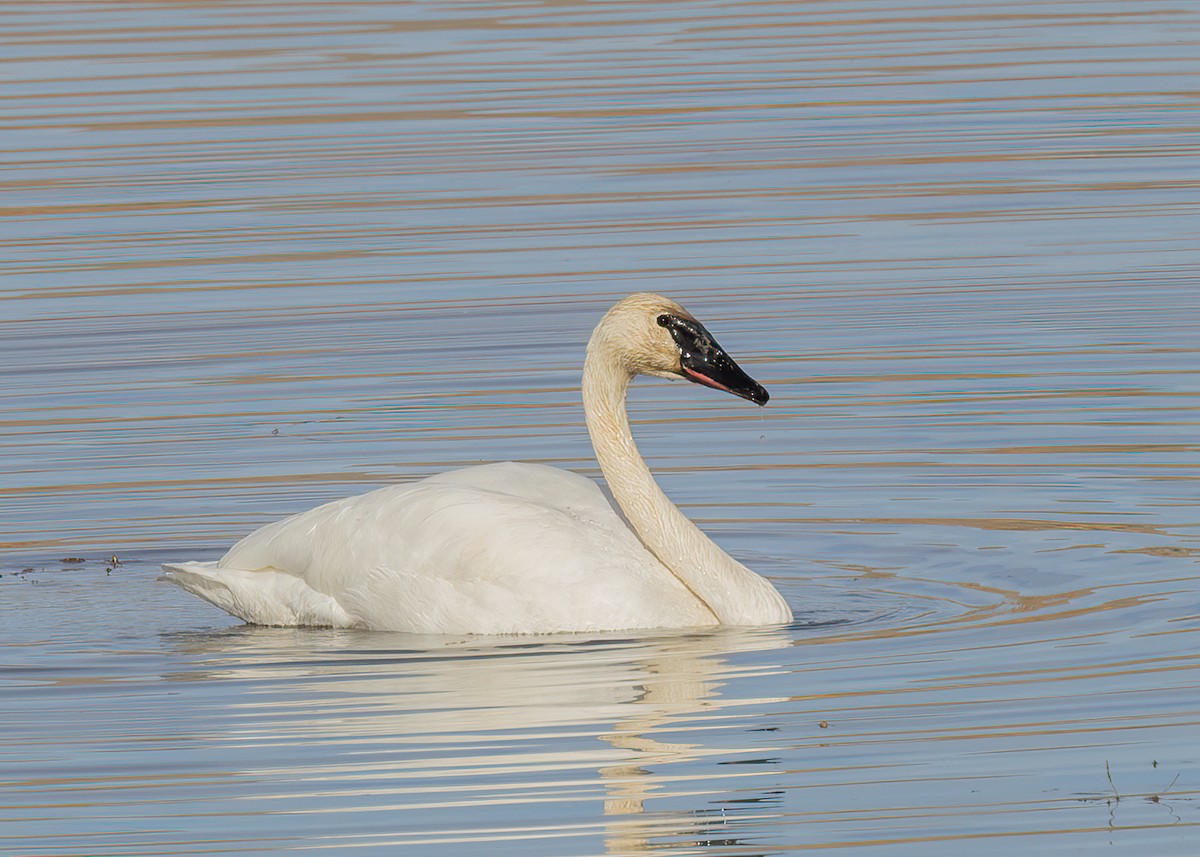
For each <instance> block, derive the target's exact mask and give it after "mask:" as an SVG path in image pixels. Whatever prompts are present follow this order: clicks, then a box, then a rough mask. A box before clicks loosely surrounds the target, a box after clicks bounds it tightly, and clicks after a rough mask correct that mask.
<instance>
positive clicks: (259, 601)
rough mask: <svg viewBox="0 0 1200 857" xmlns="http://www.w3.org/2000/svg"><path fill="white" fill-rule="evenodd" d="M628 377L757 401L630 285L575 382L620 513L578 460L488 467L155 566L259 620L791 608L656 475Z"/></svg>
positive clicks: (483, 624)
mask: <svg viewBox="0 0 1200 857" xmlns="http://www.w3.org/2000/svg"><path fill="white" fill-rule="evenodd" d="M636 374H649V375H656V376H659V377H673V378H679V377H687V378H689V380H693V381H697V382H699V383H704V384H706V385H707V386H713V387H716V388H718V389H723V390H727V391H728V392H733V393H735V394H737V395H742V396H744V397H746V398H750V399H751V400H752V401H758V402H759V403H762V402H765V401H766V391H765V390H763V389H762V388H761V387H760V386H759V385H758V384H757V383H755V382H754V381H753V380H751V379H750V378H749V377H748V376H746V375H745V373H743V372H742V371H741V369H740V368H739V367H737V364H736V363H734V362H733V361H732V359H730V358H729V357H728V355H727V354H725V352H724V350H723V349H721V348H720V346H719V345H717V343H716V341H715V340H714V339H712V337H711V335H710V334H708V331H707V330H705V329H704V327H703V326H702V325H700V324H699V322H696V321H695V319H694V318H692V317H691V316H690V315H689V314H688V313H687V312H686V311H685V310H683V308H682V307H680V306H679V305H678V304H675V303H674V302H672V301H668V300H667V299H665V298H661V297H658V296H656V295H645V294H640V295H632V296H630V297H629V298H626V299H625V300H623V301H621V302H620V303H618V304H617V305H616V306H615V307H613V309H612V310H610V311H609V313H608V314H606V315H605V317H604V318H603V319H602V320H601V322H600V324H599V325H598V326H597V328H596V330H595V332H594V333H593V335H592V338H591V340H590V342H589V344H588V356H587V361H586V363H585V367H584V378H583V396H584V410H585V413H586V415H587V421H588V430H589V433H590V434H591V437H592V442H593V446H594V448H595V450H596V455H597V458H598V460H599V462H600V466H601V469H602V471H603V472H604V475H605V478H606V480H607V482H608V484H609V487H610V489H611V490H612V492H613V495H614V497H615V498H616V502H617V504H618V505H619V507H620V511H618V510H617V509H615V508H614V507H613V505H612V504H611V503H610V502H609V500H608V499H607V498H606V497H605V496H604V494H603V493H602V492H601V491H600V489H599V487H598V486H597V485H596V484H595V483H594V482H592V481H591V480H589V479H587V478H585V477H583V476H580V475H578V474H575V473H570V472H568V471H564V470H559V469H556V468H552V467H545V466H542V465H535V464H516V463H512V462H506V463H502V464H492V465H484V466H481V467H471V468H467V469H464V470H456V471H451V472H449V473H443V474H439V475H437V476H433V477H431V478H429V479H425V480H422V481H420V482H415V483H410V484H406V485H396V486H390V487H386V488H381V489H378V490H376V491H372V492H370V493H368V494H363V495H360V496H357V497H350V498H347V499H344V500H337V501H334V502H332V503H327V504H325V505H323V506H320V507H317V508H315V509H312V510H309V511H307V512H303V513H301V514H299V515H295V516H293V517H291V518H287V519H286V520H283V521H278V522H276V523H273V524H268V525H267V526H265V527H263V528H262V529H260V530H257V531H256V532H254V533H251V534H250V535H249V536H247V537H246V538H244V539H242V541H240V542H238V543H237V544H236V545H234V547H233V548H232V549H230V551H229V552H228V553H227V554H226V555H225V556H224V557H222V558H221V559H220V560H219V561H218V562H216V563H180V564H169V565H165V566H163V568H164V571H165V572H166V575H165V576H166V578H167V579H168V580H171V581H172V582H175V583H177V584H179V585H180V586H182V587H184V588H185V589H187V590H188V591H190V592H193V593H195V594H196V595H199V596H200V597H202V598H204V599H206V600H208V601H210V602H211V603H213V604H215V605H216V606H218V607H220V608H221V609H223V610H226V611H227V612H229V613H231V614H233V615H235V616H238V617H240V618H242V619H244V620H245V621H247V622H251V623H255V624H263V625H323V626H334V627H359V628H375V629H382V630H395V631H411V632H416V633H429V634H471V633H474V634H528V633H550V632H556V631H603V630H617V629H634V628H668V627H671V628H677V627H697V626H705V625H716V624H733V625H757V624H776V623H783V622H787V621H790V619H791V611H790V610H789V609H788V607H787V605H786V603H785V602H784V601H783V599H782V598H781V597H780V596H779V594H778V592H777V591H776V590H775V588H774V587H773V586H772V585H771V584H770V583H769V582H768V581H767V580H765V579H764V578H762V577H759V576H758V575H756V574H754V573H753V572H751V571H750V570H748V569H746V568H745V567H744V566H742V565H741V564H740V563H738V562H737V561H735V560H734V559H733V558H732V557H730V556H729V555H728V554H726V553H725V552H724V551H722V550H721V549H720V548H719V547H717V545H716V544H714V543H713V542H712V541H711V540H710V539H709V538H708V537H707V536H705V535H704V534H703V533H702V532H700V530H699V529H697V528H696V527H695V525H694V524H692V523H691V521H689V520H688V519H687V518H686V517H685V516H684V515H683V514H682V513H681V512H680V511H679V510H678V509H677V508H676V507H675V506H674V505H673V504H672V503H671V502H670V501H669V500H668V499H667V498H666V496H665V495H664V494H663V493H662V491H661V490H659V488H658V486H657V484H655V482H654V479H653V477H652V476H651V475H650V471H649V469H648V468H647V467H646V465H645V463H644V462H643V461H642V459H641V457H640V456H639V455H638V453H637V449H636V447H635V446H634V444H633V438H632V435H631V434H630V432H629V424H628V419H627V418H626V415H625V392H626V389H627V387H628V385H629V382H630V381H631V380H632V378H633V377H634V375H636ZM622 512H623V513H624V518H622V514H621V513H622ZM626 522H628V523H626Z"/></svg>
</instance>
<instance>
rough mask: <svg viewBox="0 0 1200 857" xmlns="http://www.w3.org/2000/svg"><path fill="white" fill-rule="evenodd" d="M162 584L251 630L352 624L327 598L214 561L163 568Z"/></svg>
mask: <svg viewBox="0 0 1200 857" xmlns="http://www.w3.org/2000/svg"><path fill="white" fill-rule="evenodd" d="M162 570H163V575H162V577H160V578H159V580H166V581H169V582H171V583H174V584H175V585H177V586H181V587H183V588H184V589H186V590H187V591H188V592H190V593H192V594H193V595H199V596H200V597H201V598H203V599H204V600H205V601H207V602H208V603H209V604H212V605H214V606H216V607H220V608H221V609H222V610H224V611H225V612H226V613H229V614H230V615H232V616H236V617H238V618H239V619H241V620H243V621H245V622H249V623H251V624H252V625H279V626H285V627H296V626H299V625H307V626H318V627H331V626H332V627H335V628H349V627H353V626H354V625H356V624H357V623H356V622H355V621H354V617H352V616H350V615H349V614H348V613H347V612H346V611H345V610H343V609H342V606H341V605H340V604H338V603H337V602H336V601H334V600H333V599H332V598H331V597H329V596H328V595H325V594H324V593H322V592H317V591H316V590H315V589H313V588H311V587H310V586H309V585H308V584H307V583H305V582H304V581H303V580H301V579H300V578H298V577H295V576H293V575H290V574H285V573H284V572H281V571H277V570H276V569H273V568H264V569H259V570H256V571H244V570H242V569H238V568H218V567H217V564H216V563H215V562H178V563H167V564H166V565H164V566H163V567H162Z"/></svg>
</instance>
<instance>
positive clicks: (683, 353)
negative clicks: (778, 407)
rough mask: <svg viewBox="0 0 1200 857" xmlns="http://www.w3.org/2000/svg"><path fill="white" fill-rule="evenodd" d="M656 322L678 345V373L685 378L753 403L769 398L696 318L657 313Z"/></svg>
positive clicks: (757, 403) (762, 403)
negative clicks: (668, 332)
mask: <svg viewBox="0 0 1200 857" xmlns="http://www.w3.org/2000/svg"><path fill="white" fill-rule="evenodd" d="M658 323H659V325H661V326H662V327H665V328H666V329H667V330H669V331H670V332H671V336H672V337H673V338H674V340H675V344H676V345H678V346H679V374H681V375H682V376H683V377H685V378H687V379H688V380H689V381H695V382H696V383H697V384H703V385H704V386H705V387H712V388H713V389H714V390H724V391H725V392H726V393H733V394H734V395H735V396H741V397H742V398H743V399H749V400H750V401H752V402H754V404H756V405H765V404H766V403H767V400H768V399H770V398H771V396H770V394H769V393H768V392H767V391H766V390H765V389H764V388H763V386H762V385H761V384H759V383H758V382H757V381H755V380H754V379H753V378H751V377H750V376H749V375H747V374H746V373H745V372H743V371H742V367H740V366H738V365H737V364H736V363H734V362H733V358H732V357H730V356H729V355H728V354H726V353H725V349H724V348H722V347H721V344H720V343H719V342H717V340H715V339H714V338H713V335H712V334H711V333H709V332H708V330H707V329H706V328H705V327H704V325H702V324H701V323H700V322H698V321H694V320H692V319H690V318H679V317H678V316H674V315H660V316H659V317H658Z"/></svg>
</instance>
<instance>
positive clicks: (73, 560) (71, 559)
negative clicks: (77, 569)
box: [59, 556, 87, 563]
mask: <svg viewBox="0 0 1200 857" xmlns="http://www.w3.org/2000/svg"><path fill="white" fill-rule="evenodd" d="M59 562H64V563H66V562H70V563H77V562H87V560H86V559H84V558H83V557H81V556H64V557H63V558H62V559H60V560H59Z"/></svg>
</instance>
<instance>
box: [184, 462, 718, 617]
mask: <svg viewBox="0 0 1200 857" xmlns="http://www.w3.org/2000/svg"><path fill="white" fill-rule="evenodd" d="M225 570H230V571H236V572H238V573H239V575H241V576H240V577H239V576H238V575H233V574H231V575H229V576H227V577H226V578H224V582H225V583H227V584H228V585H230V586H231V587H233V586H237V587H245V586H253V587H255V588H256V589H263V588H266V587H270V588H271V589H272V591H278V592H282V593H287V592H289V590H288V584H287V583H286V582H281V581H277V580H273V579H272V580H270V581H268V580H267V579H263V580H262V581H261V583H257V582H256V581H258V578H257V577H255V575H259V574H263V573H266V574H267V575H269V576H274V575H285V576H290V577H292V578H294V579H297V580H299V581H300V582H302V584H303V586H305V587H307V588H309V589H312V590H314V592H315V593H316V594H317V595H319V596H321V597H328V598H331V599H333V601H334V602H336V605H337V607H338V608H339V609H340V610H342V611H344V614H345V616H346V617H349V620H350V621H348V622H342V621H336V622H329V623H322V624H352V625H360V626H365V627H372V628H386V629H393V630H407V631H417V632H425V633H463V632H474V633H525V632H538V631H551V630H601V629H612V628H637V627H655V626H669V625H701V624H709V623H711V622H712V621H713V619H712V616H711V614H710V613H708V611H707V608H705V607H704V606H703V605H702V604H700V603H699V602H698V601H697V600H696V599H695V597H694V596H693V595H691V593H690V592H688V591H687V590H686V588H685V587H684V586H683V585H682V584H681V583H680V582H679V581H678V580H677V579H676V578H675V577H674V575H672V574H671V573H670V572H668V571H667V570H666V569H665V568H664V567H663V566H662V565H661V563H659V562H658V560H656V559H655V558H654V557H653V556H652V555H651V554H650V553H649V552H648V551H646V549H645V548H644V547H643V546H642V544H641V543H640V542H639V541H638V540H637V537H636V536H634V534H633V533H632V532H631V531H630V530H629V529H628V528H627V527H626V526H625V524H624V523H623V522H622V521H621V519H620V518H619V517H618V516H617V514H616V513H615V512H614V511H613V509H612V507H611V506H610V505H609V503H608V501H607V500H606V499H605V498H604V495H603V494H602V493H601V492H600V490H599V488H598V487H597V486H596V485H595V484H594V483H592V482H591V481H590V480H588V479H585V478H584V477H581V476H578V475H576V474H572V473H568V472H566V471H561V470H556V469H554V468H548V467H541V466H538V465H528V464H525V465H519V464H502V465H489V466H486V467H477V468H470V469H468V470H465V471H455V472H452V473H447V474H442V475H440V476H436V477H433V478H431V479H427V480H424V481H422V482H418V483H414V484H411V485H402V486H394V487H389V488H383V489H380V490H378V491H373V492H371V493H369V494H364V495H361V496H358V497H350V498H347V499H345V500H338V501H336V502H334V503H329V504H326V505H324V506H320V507H318V508H316V509H313V510H310V511H308V512H305V513H303V514H300V515H297V516H295V517H293V518H289V519H287V520H284V521H279V522H277V523H274V524H270V525H268V526H266V527H263V528H262V529H260V530H258V531H257V532H255V533H252V534H251V535H249V536H247V537H246V538H245V539H243V540H242V541H241V542H239V543H238V544H237V545H235V546H234V547H233V548H232V549H231V550H230V551H229V553H228V554H226V555H225V557H224V558H222V559H221V560H220V562H219V563H218V569H217V571H216V572H215V574H217V575H218V576H220V574H221V573H222V572H224V571H225ZM246 575H248V576H246ZM176 582H180V583H183V585H185V586H186V587H187V588H188V589H190V590H191V591H193V592H196V593H197V594H198V595H200V596H201V597H204V598H208V599H209V600H211V601H213V603H217V604H218V606H221V607H223V608H225V609H227V610H228V609H229V607H228V606H227V605H226V604H225V603H220V602H218V601H217V600H216V599H214V598H212V597H210V595H211V592H212V586H211V583H210V584H209V586H208V590H207V591H206V590H205V589H202V588H199V587H195V586H190V585H188V584H187V583H185V582H183V581H182V580H177V581H176ZM259 597H263V596H261V593H258V594H256V595H255V596H254V598H259ZM290 597H292V598H293V600H294V599H295V596H294V594H293V595H291V596H290ZM254 598H250V597H242V598H241V599H240V603H252V602H253V601H254ZM223 600H224V601H226V602H228V601H231V600H232V599H230V598H229V597H223ZM317 601H318V603H322V602H320V599H319V598H318V599H317ZM302 606H305V607H306V606H307V604H305V605H302ZM231 612H235V615H239V616H242V618H246V619H248V620H249V621H255V622H263V621H264V620H263V619H260V618H257V614H254V615H247V614H246V613H242V612H237V611H231ZM330 612H331V613H332V611H330ZM263 615H264V616H268V615H274V614H273V613H271V612H270V611H264V612H263ZM267 623H270V624H278V623H279V621H278V620H275V619H270V620H269V621H268V622H267ZM286 624H293V623H286Z"/></svg>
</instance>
